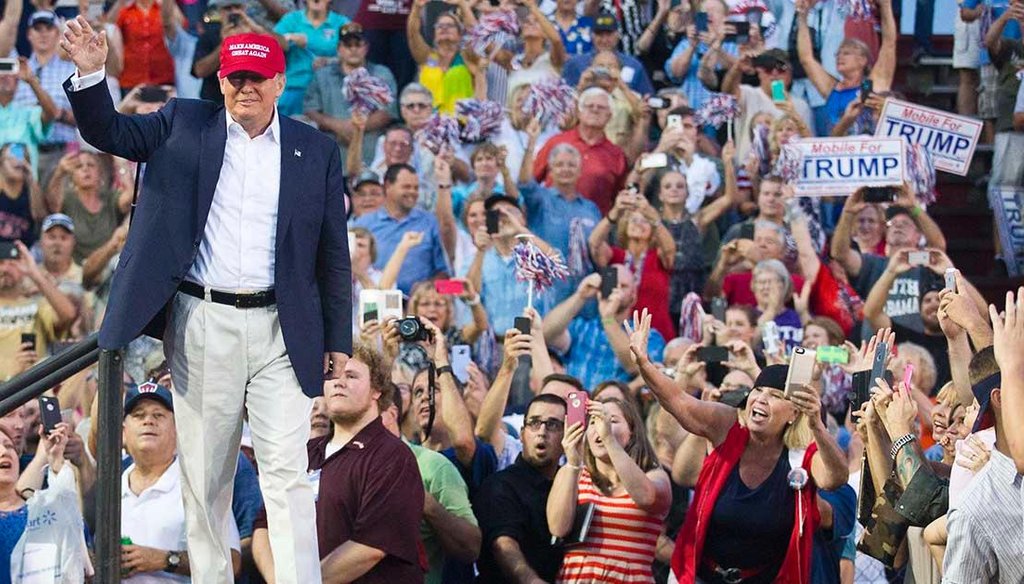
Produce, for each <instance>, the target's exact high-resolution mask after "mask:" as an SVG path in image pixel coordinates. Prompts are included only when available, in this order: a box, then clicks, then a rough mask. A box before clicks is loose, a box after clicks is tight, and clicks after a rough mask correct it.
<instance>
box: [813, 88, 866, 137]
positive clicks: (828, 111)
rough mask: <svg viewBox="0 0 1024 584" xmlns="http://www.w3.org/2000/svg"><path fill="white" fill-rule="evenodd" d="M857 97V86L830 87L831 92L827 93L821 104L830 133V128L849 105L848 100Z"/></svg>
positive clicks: (836, 122)
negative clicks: (822, 104)
mask: <svg viewBox="0 0 1024 584" xmlns="http://www.w3.org/2000/svg"><path fill="white" fill-rule="evenodd" d="M859 98H860V88H859V87H850V88H848V89H839V88H838V87H837V88H833V89H832V93H830V94H828V99H826V100H825V105H824V106H822V107H824V109H825V118H826V120H827V123H828V126H827V129H828V133H829V134H831V133H832V128H834V127H835V125H836V124H838V123H839V120H840V119H841V118H842V117H843V114H844V113H846V107H847V106H848V105H850V102H851V101H854V100H856V99H859Z"/></svg>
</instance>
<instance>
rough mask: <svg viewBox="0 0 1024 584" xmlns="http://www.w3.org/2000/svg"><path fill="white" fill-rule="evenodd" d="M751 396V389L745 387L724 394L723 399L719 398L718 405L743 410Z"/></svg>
mask: <svg viewBox="0 0 1024 584" xmlns="http://www.w3.org/2000/svg"><path fill="white" fill-rule="evenodd" d="M749 396H750V388H749V387H747V386H745V385H743V386H740V387H737V388H736V389H734V390H732V391H726V392H723V393H722V397H720V398H718V403H720V404H725V405H727V406H731V407H734V408H742V407H743V405H744V404H745V403H747V397H749Z"/></svg>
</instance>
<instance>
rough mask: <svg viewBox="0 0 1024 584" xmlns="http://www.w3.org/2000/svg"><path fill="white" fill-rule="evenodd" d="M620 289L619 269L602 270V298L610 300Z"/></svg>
mask: <svg viewBox="0 0 1024 584" xmlns="http://www.w3.org/2000/svg"><path fill="white" fill-rule="evenodd" d="M618 287H619V269H618V268H615V267H610V268H603V269H602V270H601V298H608V296H610V295H611V293H612V292H613V291H614V290H615V289H616V288H618Z"/></svg>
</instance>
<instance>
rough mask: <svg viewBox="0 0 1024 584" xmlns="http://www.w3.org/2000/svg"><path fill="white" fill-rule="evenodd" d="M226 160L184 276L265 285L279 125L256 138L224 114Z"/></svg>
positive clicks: (93, 77) (75, 79) (209, 282)
mask: <svg viewBox="0 0 1024 584" xmlns="http://www.w3.org/2000/svg"><path fill="white" fill-rule="evenodd" d="M105 76H106V70H105V69H101V70H99V71H95V72H93V73H89V74H88V75H83V76H81V77H79V75H78V72H77V71H76V72H75V74H74V75H72V76H71V87H72V89H73V90H74V91H80V90H82V89H86V88H88V87H92V86H93V85H98V84H99V83H101V82H102V81H103V79H104V77H105ZM224 117H225V123H226V124H227V136H228V137H227V143H226V144H225V145H224V164H223V166H221V169H220V178H218V179H217V187H216V189H215V190H214V193H213V202H212V204H211V205H210V214H209V216H208V217H207V220H206V228H205V230H204V232H203V240H202V243H201V244H200V246H199V255H197V256H196V260H195V263H193V264H192V268H191V269H189V272H188V276H187V278H188V279H189V280H192V281H193V282H196V283H199V284H202V285H204V286H208V287H210V288H214V289H216V290H225V291H238V290H247V291H253V290H265V289H268V288H272V287H273V286H274V249H275V244H276V242H277V203H278V198H279V197H280V190H281V125H280V119H279V117H278V114H277V111H275V112H274V118H273V120H272V121H271V123H270V127H268V128H267V129H266V131H264V132H263V133H262V134H260V135H259V136H256V137H255V138H249V135H248V134H247V133H246V132H245V130H244V129H242V126H241V125H240V124H239V123H238V122H235V121H234V120H232V119H231V116H230V115H227V114H226V115H225V116H224Z"/></svg>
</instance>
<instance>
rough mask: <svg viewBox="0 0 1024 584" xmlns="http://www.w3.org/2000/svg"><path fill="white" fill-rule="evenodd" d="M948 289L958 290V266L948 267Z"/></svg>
mask: <svg viewBox="0 0 1024 584" xmlns="http://www.w3.org/2000/svg"><path fill="white" fill-rule="evenodd" d="M945 277H946V290H952V291H953V292H956V291H957V290H956V268H946V274H945Z"/></svg>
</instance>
